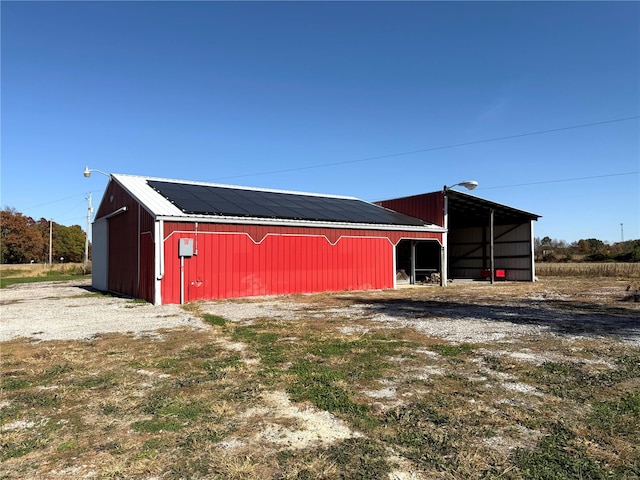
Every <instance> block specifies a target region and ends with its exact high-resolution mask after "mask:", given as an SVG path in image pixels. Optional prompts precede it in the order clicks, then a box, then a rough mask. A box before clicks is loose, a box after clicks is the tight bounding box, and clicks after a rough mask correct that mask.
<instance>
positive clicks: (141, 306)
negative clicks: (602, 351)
mask: <svg viewBox="0 0 640 480" xmlns="http://www.w3.org/2000/svg"><path fill="white" fill-rule="evenodd" d="M433 288H436V287H433ZM457 288H458V289H459V290H458V291H457V292H456V290H454V288H448V289H447V293H449V294H453V295H451V296H448V297H446V298H445V297H439V295H442V294H443V292H442V291H441V290H433V289H428V290H423V291H422V292H423V293H419V294H418V295H419V298H418V299H416V298H413V299H412V298H411V296H412V294H413V295H415V294H416V292H420V290H419V289H413V290H409V291H405V292H400V291H399V290H396V291H392V292H342V293H337V294H333V295H330V296H329V297H326V298H324V301H323V299H322V298H321V297H314V296H284V297H264V298H252V299H246V300H240V301H234V300H230V301H211V302H204V303H202V304H201V309H202V311H203V312H206V313H211V314H214V315H219V316H221V317H224V318H226V319H227V320H230V321H236V322H251V321H252V319H254V318H260V317H262V318H264V317H270V318H274V319H278V318H279V319H281V320H292V319H295V318H301V317H313V316H314V315H315V316H319V317H324V318H327V317H330V318H354V319H369V320H371V321H373V322H376V323H379V324H383V325H385V326H388V327H392V328H393V327H409V328H414V329H415V330H417V331H420V332H423V333H426V334H428V335H432V336H434V337H440V338H445V339H447V340H449V341H452V342H469V341H476V342H478V341H496V340H498V341H500V340H504V339H508V338H509V337H512V336H514V335H532V334H533V335H535V334H539V333H551V334H556V335H561V336H565V337H576V336H590V337H610V336H613V337H616V338H618V339H619V340H622V341H624V342H626V343H630V344H633V345H638V346H640V320H639V319H640V308H639V307H640V305H639V304H637V303H636V304H629V303H626V304H623V303H620V302H618V301H615V302H613V303H612V300H611V299H612V298H613V299H617V298H618V296H619V292H618V290H620V291H622V289H621V288H620V289H619V288H618V287H615V288H613V289H612V288H610V287H609V288H608V289H606V288H600V289H599V290H596V291H595V296H597V297H599V298H600V300H601V301H603V300H606V298H605V297H607V296H608V297H610V298H609V300H608V302H609V303H608V305H607V306H606V307H605V306H603V307H602V308H599V307H598V309H596V310H595V311H594V310H593V309H589V308H587V307H586V306H585V305H587V306H591V307H592V306H593V305H596V304H586V303H585V302H584V301H580V302H573V301H571V302H567V301H568V300H571V297H570V296H568V295H566V294H559V293H557V292H556V293H553V294H552V293H551V292H550V290H548V289H545V290H541V288H543V289H544V287H541V286H540V284H537V285H536V286H533V287H529V288H531V289H532V290H530V291H525V292H521V293H519V294H517V295H514V293H515V292H514V289H515V288H522V287H516V286H515V285H514V286H511V287H508V288H505V289H502V290H499V289H493V288H491V287H485V286H483V285H473V284H469V285H465V286H459V287H457ZM411 292H413V293H411ZM592 293H594V292H592ZM471 295H473V297H471ZM593 297H594V295H591V294H587V295H586V297H585V298H586V299H587V300H589V301H593ZM328 299H329V300H328ZM578 300H583V299H582V298H579V299H578ZM0 305H1V306H2V310H1V316H0V341H7V340H11V339H14V338H19V337H27V338H32V339H37V340H73V339H89V338H91V337H93V336H95V335H98V334H103V333H112V332H121V333H123V332H124V333H132V334H138V335H141V334H150V333H152V332H154V331H156V330H158V329H163V328H175V327H183V326H189V327H192V328H207V326H206V324H204V323H203V322H202V320H201V319H200V318H198V317H197V316H194V315H193V314H191V313H189V312H188V311H186V310H185V309H183V308H182V307H180V306H179V305H162V306H154V305H151V304H148V303H144V302H137V301H134V300H131V299H127V298H120V297H116V296H111V295H101V294H99V293H97V292H96V291H95V290H93V289H92V288H91V285H90V280H83V281H71V282H49V283H26V284H17V285H14V286H12V287H10V288H5V289H2V290H1V291H0ZM596 306H597V305H596ZM621 307H625V308H621Z"/></svg>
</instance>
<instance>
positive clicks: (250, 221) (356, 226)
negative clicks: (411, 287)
mask: <svg viewBox="0 0 640 480" xmlns="http://www.w3.org/2000/svg"><path fill="white" fill-rule="evenodd" d="M158 219H159V220H164V221H165V222H199V223H225V224H228V223H232V224H240V225H265V226H270V225H271V226H277V227H309V228H342V229H350V230H401V231H412V232H429V233H444V232H446V230H445V229H444V228H442V227H440V226H438V225H427V226H416V225H390V224H386V223H385V224H375V223H346V222H314V221H311V220H309V221H304V220H287V219H265V218H250V217H228V216H225V217H223V216H219V217H212V216H201V217H200V216H196V215H189V216H182V215H181V216H158Z"/></svg>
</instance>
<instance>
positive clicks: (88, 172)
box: [82, 165, 111, 274]
mask: <svg viewBox="0 0 640 480" xmlns="http://www.w3.org/2000/svg"><path fill="white" fill-rule="evenodd" d="M93 172H96V173H100V174H102V175H104V176H105V177H109V179H111V175H109V174H108V173H104V172H103V171H102V170H97V169H95V168H92V169H90V168H89V167H88V166H87V165H85V167H84V172H82V174H83V175H84V176H85V178H89V177H90V176H91V174H92V173H93ZM87 203H88V205H87V231H86V235H85V241H84V273H85V274H86V273H87V266H88V264H89V228H91V214H92V213H93V206H92V205H91V192H89V196H88V197H87Z"/></svg>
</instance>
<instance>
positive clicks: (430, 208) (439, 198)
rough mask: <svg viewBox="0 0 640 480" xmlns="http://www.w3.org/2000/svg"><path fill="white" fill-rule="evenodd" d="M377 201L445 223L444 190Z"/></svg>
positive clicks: (438, 222) (401, 210)
mask: <svg viewBox="0 0 640 480" xmlns="http://www.w3.org/2000/svg"><path fill="white" fill-rule="evenodd" d="M375 203H376V204H377V205H380V206H382V207H385V208H389V209H391V210H395V211H396V212H400V213H404V214H405V215H410V216H412V217H415V218H419V219H421V220H424V221H426V222H430V223H435V224H436V225H440V226H442V225H444V194H443V193H442V192H432V193H425V194H422V195H414V196H411V197H403V198H395V199H393V200H383V201H380V202H375Z"/></svg>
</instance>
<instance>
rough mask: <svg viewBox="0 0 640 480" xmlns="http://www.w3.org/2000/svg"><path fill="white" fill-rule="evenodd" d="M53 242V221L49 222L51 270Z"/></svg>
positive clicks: (50, 265) (50, 264)
mask: <svg viewBox="0 0 640 480" xmlns="http://www.w3.org/2000/svg"><path fill="white" fill-rule="evenodd" d="M52 240H53V220H49V268H51V267H52V266H53V263H52V262H51V241H52Z"/></svg>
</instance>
